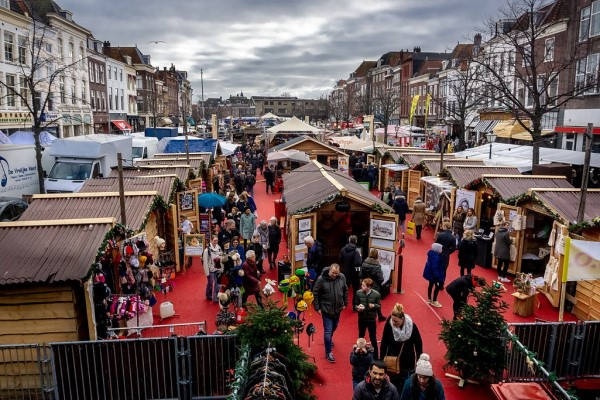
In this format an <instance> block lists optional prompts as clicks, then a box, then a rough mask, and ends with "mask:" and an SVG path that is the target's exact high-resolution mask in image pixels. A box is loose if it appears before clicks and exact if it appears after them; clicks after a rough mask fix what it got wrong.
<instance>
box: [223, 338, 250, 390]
mask: <svg viewBox="0 0 600 400" xmlns="http://www.w3.org/2000/svg"><path fill="white" fill-rule="evenodd" d="M249 364H250V346H248V345H247V344H244V345H242V349H241V351H240V359H239V360H238V361H237V363H235V375H234V377H233V382H232V383H231V384H230V385H229V387H230V388H231V394H230V395H229V396H227V400H238V399H241V398H243V396H244V389H245V388H246V380H247V379H248V366H249Z"/></svg>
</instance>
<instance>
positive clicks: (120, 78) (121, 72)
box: [119, 69, 123, 82]
mask: <svg viewBox="0 0 600 400" xmlns="http://www.w3.org/2000/svg"><path fill="white" fill-rule="evenodd" d="M119 80H120V81H121V82H123V70H122V69H120V70H119Z"/></svg>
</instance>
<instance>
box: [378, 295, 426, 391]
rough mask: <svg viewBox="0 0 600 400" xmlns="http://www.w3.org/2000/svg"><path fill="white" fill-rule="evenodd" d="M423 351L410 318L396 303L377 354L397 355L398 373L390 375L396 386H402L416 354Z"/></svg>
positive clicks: (417, 331) (382, 356)
mask: <svg viewBox="0 0 600 400" xmlns="http://www.w3.org/2000/svg"><path fill="white" fill-rule="evenodd" d="M422 352H423V340H422V339H421V334H420V333H419V329H418V328H417V324H415V323H414V322H413V320H412V318H411V317H410V316H409V315H408V314H405V313H404V307H403V306H402V304H398V303H396V305H394V308H393V309H392V313H391V315H390V317H389V318H388V320H387V321H386V323H385V328H384V329H383V336H382V338H381V347H380V349H379V355H380V356H381V358H382V359H384V360H385V357H387V356H389V357H399V359H398V360H399V365H400V373H398V374H394V375H392V376H391V378H390V380H391V382H392V383H393V384H394V385H395V386H396V388H397V389H398V388H402V385H403V384H404V381H405V379H406V378H407V377H408V376H409V374H410V373H412V371H413V370H414V369H415V366H416V363H417V355H418V354H421V353H422Z"/></svg>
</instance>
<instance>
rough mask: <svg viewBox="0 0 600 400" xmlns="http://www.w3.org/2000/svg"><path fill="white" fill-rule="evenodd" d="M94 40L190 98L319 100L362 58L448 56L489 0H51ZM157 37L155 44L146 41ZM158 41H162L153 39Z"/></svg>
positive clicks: (490, 11) (494, 3) (486, 12)
mask: <svg viewBox="0 0 600 400" xmlns="http://www.w3.org/2000/svg"><path fill="white" fill-rule="evenodd" d="M57 3H58V4H59V5H60V6H61V7H63V8H66V9H68V10H71V11H72V12H73V19H74V20H75V21H77V22H78V23H80V24H81V25H83V26H85V27H86V28H88V29H90V30H91V31H92V32H93V33H94V36H96V38H98V39H100V40H108V41H110V42H111V43H112V44H113V45H114V46H117V45H120V46H130V45H134V44H137V46H138V47H139V48H140V49H141V50H142V52H144V53H146V54H150V55H151V57H152V59H151V61H152V64H153V65H154V66H159V67H163V66H168V65H170V63H174V64H175V65H176V66H177V68H178V69H184V70H187V71H189V73H190V80H191V81H192V86H193V88H194V98H195V100H196V99H199V98H200V92H201V90H200V69H203V70H204V97H205V98H207V97H218V96H223V97H228V96H229V95H230V94H235V93H239V92H240V91H243V92H244V94H245V95H247V96H248V95H279V94H281V93H284V92H286V93H289V94H291V95H293V96H299V97H319V96H321V95H324V94H326V93H327V92H328V91H330V90H331V88H332V86H333V84H334V82H335V81H336V80H337V79H340V78H345V77H347V76H348V74H349V73H350V72H352V71H353V70H354V69H355V68H356V67H357V66H358V64H359V63H360V62H361V61H362V60H376V59H377V58H378V57H379V56H380V55H381V54H383V53H385V52H387V51H392V50H400V49H403V48H404V49H408V48H410V49H412V48H413V47H414V46H421V48H422V50H423V51H445V50H446V51H451V50H452V48H453V47H454V45H455V44H456V43H457V41H459V40H460V41H463V42H464V41H465V40H466V39H467V38H470V37H472V35H473V30H474V29H475V28H476V27H479V26H481V24H482V21H483V20H484V19H486V18H487V17H489V16H492V15H495V14H496V12H497V8H498V6H499V4H500V3H501V2H499V1H498V0H478V1H475V0H220V1H213V0H57ZM156 41H161V42H160V43H153V42H156ZM162 42H164V43H162Z"/></svg>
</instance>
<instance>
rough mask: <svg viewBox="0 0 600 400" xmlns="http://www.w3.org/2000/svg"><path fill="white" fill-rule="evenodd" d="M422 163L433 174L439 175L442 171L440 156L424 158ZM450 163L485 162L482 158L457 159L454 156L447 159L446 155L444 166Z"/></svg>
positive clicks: (475, 163)
mask: <svg viewBox="0 0 600 400" xmlns="http://www.w3.org/2000/svg"><path fill="white" fill-rule="evenodd" d="M429 158H431V157H429ZM420 164H421V165H422V166H423V167H424V168H426V171H428V172H429V174H430V175H432V176H435V175H438V174H439V173H440V159H439V157H438V158H437V159H436V160H428V159H424V160H423V161H421V162H420ZM450 165H484V163H483V161H482V160H455V159H454V158H451V159H450V160H448V161H446V158H445V157H444V168H445V167H446V166H450Z"/></svg>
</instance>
